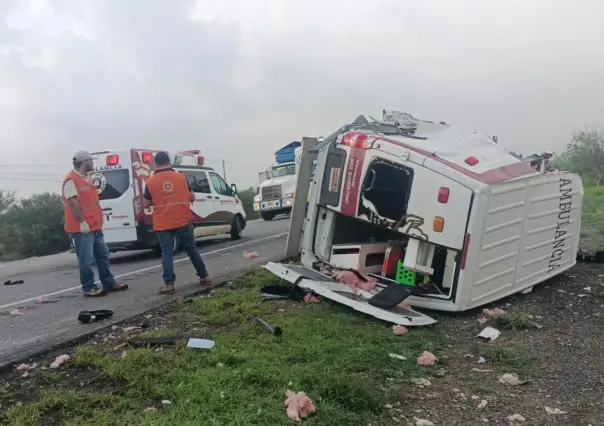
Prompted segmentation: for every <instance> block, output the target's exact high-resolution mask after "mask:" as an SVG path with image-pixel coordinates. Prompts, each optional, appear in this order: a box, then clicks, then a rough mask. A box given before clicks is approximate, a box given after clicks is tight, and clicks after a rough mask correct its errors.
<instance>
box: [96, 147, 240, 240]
mask: <svg viewBox="0 0 604 426" xmlns="http://www.w3.org/2000/svg"><path fill="white" fill-rule="evenodd" d="M158 152H160V151H159V150H151V149H136V148H132V149H124V150H116V151H103V152H95V153H92V156H93V157H94V163H95V167H94V170H93V171H92V172H91V173H90V179H91V180H92V183H93V184H94V185H95V186H96V188H97V191H98V193H99V198H100V201H101V208H102V209H103V214H104V216H105V222H104V225H103V233H104V235H105V241H106V242H107V245H108V246H109V249H110V251H111V252H116V251H124V250H140V249H148V248H152V249H155V250H157V251H160V248H159V243H158V241H157V236H156V234H155V232H153V216H152V213H153V209H152V208H150V209H143V207H142V205H143V195H144V193H145V188H146V180H147V178H148V177H149V176H151V175H152V174H153V173H154V170H155V169H156V165H155V154H156V153H158ZM167 152H168V154H169V155H170V158H171V160H172V167H173V168H174V170H176V171H178V172H180V173H183V174H184V175H185V176H186V177H187V180H188V182H189V184H190V186H191V189H192V190H193V192H194V193H195V202H194V203H192V205H191V214H192V217H193V225H194V227H195V237H197V238H199V237H208V236H214V235H220V234H229V235H230V236H231V238H232V239H234V240H236V239H240V238H241V236H242V232H243V230H244V229H245V226H246V215H245V211H244V210H243V205H242V204H241V200H239V198H238V197H237V195H236V192H237V188H236V186H235V185H234V184H232V185H230V186H229V185H228V184H227V183H226V182H225V181H224V179H223V178H222V177H221V176H220V175H219V174H218V173H216V172H215V171H214V169H212V168H211V167H206V166H205V165H204V157H203V156H202V155H201V154H200V152H199V151H197V150H193V151H182V152H169V151H167ZM175 248H178V242H176V247H175Z"/></svg>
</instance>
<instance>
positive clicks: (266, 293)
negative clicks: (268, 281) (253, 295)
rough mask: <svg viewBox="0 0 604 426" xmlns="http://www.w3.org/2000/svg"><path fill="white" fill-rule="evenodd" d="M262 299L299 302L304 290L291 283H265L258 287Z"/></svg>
mask: <svg viewBox="0 0 604 426" xmlns="http://www.w3.org/2000/svg"><path fill="white" fill-rule="evenodd" d="M260 296H261V297H262V300H284V299H286V300H287V299H288V300H293V301H295V302H299V301H300V300H302V299H303V298H304V296H305V294H304V290H302V289H301V288H300V287H298V286H291V285H267V286H266V287H262V288H261V289H260Z"/></svg>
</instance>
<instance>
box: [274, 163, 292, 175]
mask: <svg viewBox="0 0 604 426" xmlns="http://www.w3.org/2000/svg"><path fill="white" fill-rule="evenodd" d="M295 174H296V165H295V164H284V165H283V166H276V167H273V169H272V170H271V175H272V177H273V178H278V177H283V176H287V175H295Z"/></svg>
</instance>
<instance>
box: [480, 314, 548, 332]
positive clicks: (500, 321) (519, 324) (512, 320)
mask: <svg viewBox="0 0 604 426" xmlns="http://www.w3.org/2000/svg"><path fill="white" fill-rule="evenodd" d="M489 322H490V323H491V324H493V326H495V327H497V328H501V329H504V330H514V331H517V330H529V329H534V328H537V325H536V323H535V321H533V320H532V319H531V317H529V316H528V315H526V314H522V313H520V312H508V313H507V314H506V315H502V316H500V317H495V318H491V319H490V320H489Z"/></svg>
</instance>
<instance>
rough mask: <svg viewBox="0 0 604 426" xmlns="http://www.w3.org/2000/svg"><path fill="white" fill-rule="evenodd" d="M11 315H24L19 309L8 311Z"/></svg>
mask: <svg viewBox="0 0 604 426" xmlns="http://www.w3.org/2000/svg"><path fill="white" fill-rule="evenodd" d="M9 314H10V316H11V317H18V316H21V315H25V313H23V312H21V311H20V310H19V309H13V310H12V311H10V312H9Z"/></svg>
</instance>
